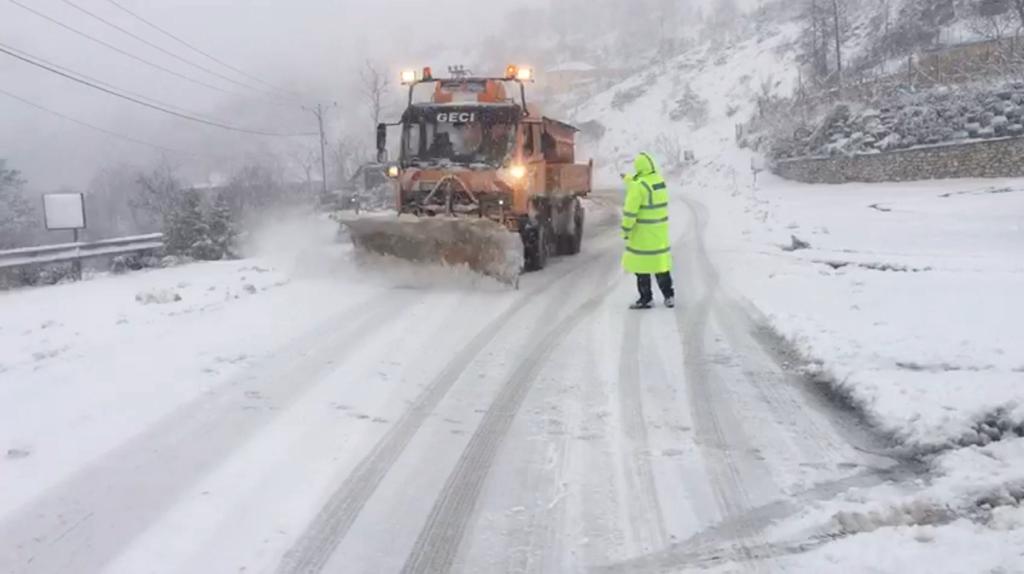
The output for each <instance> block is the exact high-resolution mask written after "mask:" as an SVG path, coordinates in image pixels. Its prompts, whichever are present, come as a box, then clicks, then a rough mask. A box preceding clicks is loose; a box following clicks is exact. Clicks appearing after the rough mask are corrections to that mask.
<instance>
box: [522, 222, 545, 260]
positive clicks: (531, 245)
mask: <svg viewBox="0 0 1024 574" xmlns="http://www.w3.org/2000/svg"><path fill="white" fill-rule="evenodd" d="M549 231H550V230H549V229H548V226H547V225H545V224H543V223H533V222H531V224H530V225H529V227H527V228H524V229H523V231H522V232H521V236H522V238H523V255H524V259H525V265H524V269H525V270H526V271H540V270H541V269H544V268H545V267H547V265H548V254H549V252H550V251H551V245H550V242H551V239H550V234H549Z"/></svg>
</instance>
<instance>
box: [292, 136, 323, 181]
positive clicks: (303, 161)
mask: <svg viewBox="0 0 1024 574" xmlns="http://www.w3.org/2000/svg"><path fill="white" fill-rule="evenodd" d="M289 158H290V159H291V160H292V163H293V164H295V165H296V166H297V167H298V168H299V169H301V170H302V174H303V176H304V177H305V186H306V192H312V191H313V173H314V172H316V171H318V168H319V167H320V153H319V151H318V150H317V149H314V148H313V147H311V146H298V147H295V148H294V149H292V151H291V152H290V153H289Z"/></svg>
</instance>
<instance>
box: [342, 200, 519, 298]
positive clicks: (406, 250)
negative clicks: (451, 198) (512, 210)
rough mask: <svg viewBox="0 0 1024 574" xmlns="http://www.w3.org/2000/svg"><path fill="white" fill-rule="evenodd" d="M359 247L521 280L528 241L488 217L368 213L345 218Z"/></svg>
mask: <svg viewBox="0 0 1024 574" xmlns="http://www.w3.org/2000/svg"><path fill="white" fill-rule="evenodd" d="M340 222H341V224H342V225H344V226H346V227H347V228H348V229H349V234H350V236H351V238H352V243H353V245H355V247H356V248H357V249H362V250H364V251H367V252H370V253H376V254H379V255H389V256H392V257H397V258H399V259H405V260H408V261H414V262H418V263H432V264H440V265H445V266H452V267H459V266H465V267H468V268H469V269H472V270H473V271H475V272H477V273H480V274H482V275H486V276H488V277H492V278H494V279H496V280H498V281H501V282H502V283H507V284H509V285H516V284H517V283H518V280H519V275H520V273H522V270H523V243H522V240H521V239H520V238H519V234H517V233H513V232H511V231H509V230H508V229H506V228H505V227H503V226H502V225H499V224H498V223H495V222H493V221H490V220H488V219H475V218H474V219H470V218H456V217H429V218H428V217H416V216H411V215H403V216H401V217H394V216H391V217H365V218H353V219H347V218H346V219H341V220H340Z"/></svg>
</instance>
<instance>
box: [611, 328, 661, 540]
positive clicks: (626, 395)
mask: <svg viewBox="0 0 1024 574" xmlns="http://www.w3.org/2000/svg"><path fill="white" fill-rule="evenodd" d="M643 318H644V317H643V316H642V314H640V313H633V312H631V313H627V314H626V316H625V319H626V320H625V325H624V328H623V330H622V353H621V355H620V357H619V384H618V399H619V411H620V415H621V418H622V430H623V431H624V433H625V438H626V449H627V452H626V453H624V454H625V461H624V464H625V476H626V487H627V489H628V491H629V492H628V495H629V498H630V500H631V502H632V503H631V504H629V507H628V508H629V521H630V525H631V528H632V531H633V538H634V544H635V545H636V546H637V547H638V548H639V549H640V550H642V551H643V552H652V551H654V550H655V549H658V548H661V547H662V546H663V545H664V544H665V541H666V539H667V537H668V535H667V534H666V532H665V517H664V516H663V514H662V509H661V504H660V502H659V500H658V489H657V485H656V484H655V481H654V471H653V470H652V468H651V453H650V444H649V441H648V437H647V420H646V418H645V417H644V407H643V383H642V382H641V380H640V325H641V321H642V320H643Z"/></svg>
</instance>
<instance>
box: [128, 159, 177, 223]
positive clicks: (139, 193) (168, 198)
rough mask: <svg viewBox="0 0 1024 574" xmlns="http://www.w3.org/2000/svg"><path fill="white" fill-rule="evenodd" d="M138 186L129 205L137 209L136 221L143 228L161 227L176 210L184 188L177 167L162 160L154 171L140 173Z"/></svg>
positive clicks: (137, 181)
mask: <svg viewBox="0 0 1024 574" xmlns="http://www.w3.org/2000/svg"><path fill="white" fill-rule="evenodd" d="M136 184H137V187H136V189H135V193H134V195H133V197H132V198H131V200H130V202H129V205H130V206H131V208H132V209H133V210H135V211H136V213H137V215H136V217H135V219H136V221H137V222H138V223H139V224H140V226H141V227H142V228H143V230H146V231H151V230H156V229H159V228H160V227H161V226H162V225H163V223H164V221H165V219H166V218H167V217H168V216H169V215H170V214H171V213H173V211H174V208H175V206H176V204H177V202H178V200H179V199H180V198H181V192H182V189H183V188H184V186H183V184H182V182H181V180H180V179H179V178H178V176H177V173H176V168H175V167H173V166H171V164H169V163H167V161H162V162H161V163H160V165H158V166H157V167H156V168H155V169H153V171H151V172H149V173H142V174H139V176H138V178H137V179H136Z"/></svg>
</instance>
